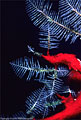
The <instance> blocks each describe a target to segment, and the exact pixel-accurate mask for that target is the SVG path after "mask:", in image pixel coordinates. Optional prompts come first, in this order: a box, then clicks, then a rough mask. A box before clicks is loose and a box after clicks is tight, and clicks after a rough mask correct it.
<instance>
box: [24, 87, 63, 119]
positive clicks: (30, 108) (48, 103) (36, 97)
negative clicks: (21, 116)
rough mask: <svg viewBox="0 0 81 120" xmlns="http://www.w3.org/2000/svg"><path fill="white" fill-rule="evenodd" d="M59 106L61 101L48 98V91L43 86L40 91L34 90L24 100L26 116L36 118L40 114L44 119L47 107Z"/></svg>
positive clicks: (47, 112) (47, 111)
mask: <svg viewBox="0 0 81 120" xmlns="http://www.w3.org/2000/svg"><path fill="white" fill-rule="evenodd" d="M59 104H61V101H60V100H59V101H58V99H56V98H55V97H53V98H52V97H50V95H49V92H48V90H46V88H45V86H44V87H43V88H42V89H39V90H36V91H34V92H33V93H32V95H31V96H29V98H27V100H26V107H27V110H26V111H27V112H26V113H27V114H31V113H32V115H34V116H37V115H39V114H41V115H42V116H43V117H46V116H47V115H48V114H49V107H54V108H55V107H56V106H57V105H59Z"/></svg>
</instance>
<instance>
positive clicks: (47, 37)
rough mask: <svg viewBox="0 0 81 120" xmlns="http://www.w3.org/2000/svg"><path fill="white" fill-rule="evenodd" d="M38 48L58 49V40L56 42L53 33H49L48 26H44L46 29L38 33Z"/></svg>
mask: <svg viewBox="0 0 81 120" xmlns="http://www.w3.org/2000/svg"><path fill="white" fill-rule="evenodd" d="M39 35H40V38H39V40H40V47H43V48H47V49H53V48H58V45H59V40H57V39H56V38H55V36H54V34H53V33H51V32H50V26H49V24H48V25H47V26H46V29H45V30H44V31H43V30H41V31H40V34H39Z"/></svg>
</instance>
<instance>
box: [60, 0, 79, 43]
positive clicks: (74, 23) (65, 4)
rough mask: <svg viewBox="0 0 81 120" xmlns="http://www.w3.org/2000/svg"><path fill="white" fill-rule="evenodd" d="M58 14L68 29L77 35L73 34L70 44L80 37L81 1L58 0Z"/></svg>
mask: <svg viewBox="0 0 81 120" xmlns="http://www.w3.org/2000/svg"><path fill="white" fill-rule="evenodd" d="M59 12H60V15H61V18H62V19H63V20H64V21H65V22H66V24H67V25H68V26H70V28H72V29H73V30H74V31H76V32H77V33H79V34H75V35H74V37H73V38H72V42H75V40H76V38H77V37H79V35H80V37H81V0H59Z"/></svg>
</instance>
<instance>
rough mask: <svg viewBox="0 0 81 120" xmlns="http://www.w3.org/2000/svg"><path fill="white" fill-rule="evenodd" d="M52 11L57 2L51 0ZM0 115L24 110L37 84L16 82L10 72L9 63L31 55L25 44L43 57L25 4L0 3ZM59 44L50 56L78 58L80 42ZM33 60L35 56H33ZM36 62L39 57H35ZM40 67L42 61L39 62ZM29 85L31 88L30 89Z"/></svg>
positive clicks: (14, 76)
mask: <svg viewBox="0 0 81 120" xmlns="http://www.w3.org/2000/svg"><path fill="white" fill-rule="evenodd" d="M54 6H55V8H54V9H55V10H58V1H55V5H54ZM1 29H2V30H1V31H2V33H1V34H2V40H1V114H4V115H7V114H8V115H9V114H14V113H16V112H18V111H21V110H22V111H25V107H24V104H25V99H26V97H27V96H28V95H29V94H30V92H31V91H32V90H35V89H37V88H38V87H40V85H39V83H37V82H35V83H34V82H26V81H25V80H24V79H23V80H20V79H19V78H18V77H17V76H16V75H15V73H14V72H13V70H12V68H11V66H10V65H9V62H10V61H12V60H15V59H17V58H20V57H23V56H28V57H31V56H32V54H30V53H28V52H27V51H28V50H27V44H29V45H31V46H32V47H34V48H35V50H37V51H39V52H42V53H44V54H46V50H44V49H42V48H40V47H39V46H38V43H39V40H38V32H39V29H37V28H36V27H35V26H34V25H33V24H32V22H31V21H30V19H29V17H28V16H27V13H26V4H25V1H24V0H23V1H7V0H6V1H1ZM69 43H70V41H68V42H67V43H65V42H64V41H62V42H61V44H60V46H59V49H55V50H52V51H51V54H57V53H59V52H63V53H73V54H76V56H77V58H79V59H81V51H80V50H81V48H80V47H81V41H80V40H79V39H77V41H76V42H75V43H74V44H71V45H70V44H69ZM34 58H35V59H37V57H35V56H34ZM38 59H40V58H38ZM40 62H42V63H43V65H44V64H48V62H47V63H46V61H44V60H41V59H40ZM32 86H33V87H32Z"/></svg>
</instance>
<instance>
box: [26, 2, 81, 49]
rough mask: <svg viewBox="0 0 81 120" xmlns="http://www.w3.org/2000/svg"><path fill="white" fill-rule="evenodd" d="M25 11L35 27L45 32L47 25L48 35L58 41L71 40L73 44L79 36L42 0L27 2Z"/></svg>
mask: <svg viewBox="0 0 81 120" xmlns="http://www.w3.org/2000/svg"><path fill="white" fill-rule="evenodd" d="M48 8H50V9H48ZM27 11H28V14H29V17H30V18H31V20H32V21H33V23H34V25H35V26H38V27H39V28H40V29H42V30H43V31H47V30H46V28H47V25H48V24H49V28H50V33H51V34H52V35H54V36H56V38H57V39H59V40H62V39H63V38H65V41H67V40H68V39H69V38H71V42H75V40H76V39H77V37H79V36H81V33H80V31H78V30H77V29H72V28H71V27H70V26H69V24H67V23H66V22H65V21H62V20H61V18H60V16H59V14H57V13H55V12H54V11H52V10H51V7H50V5H49V3H48V4H44V1H43V0H40V1H38V0H27ZM46 48H47V46H46Z"/></svg>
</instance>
